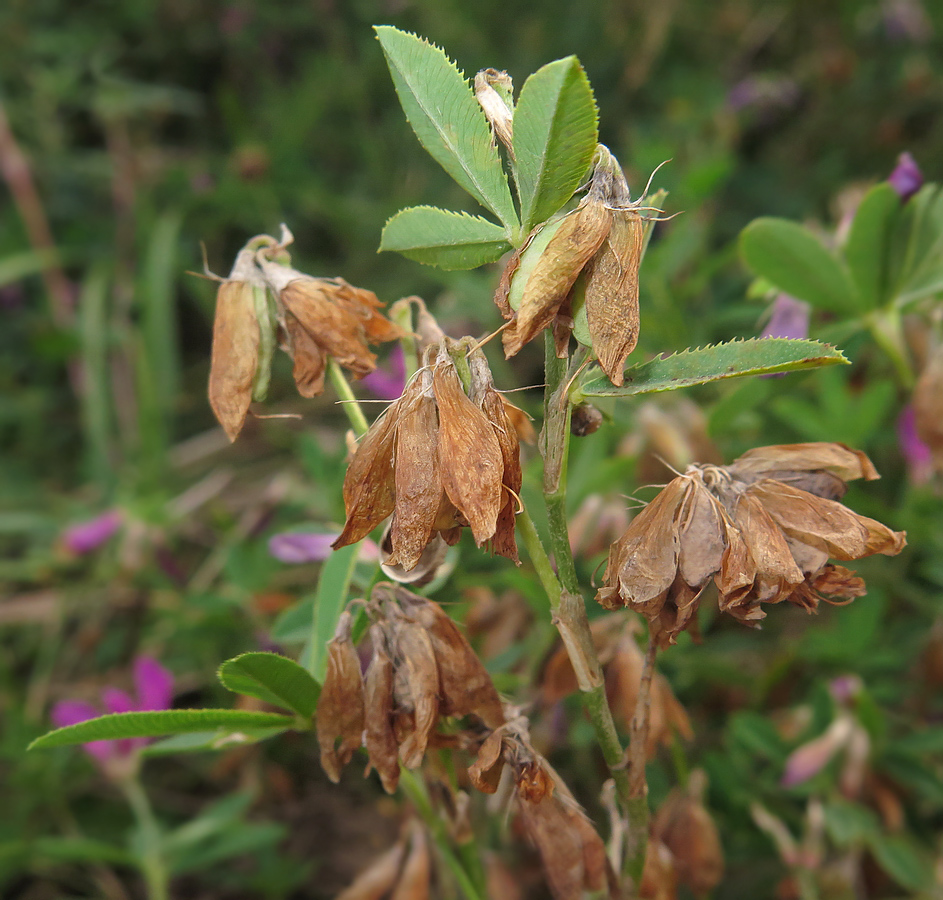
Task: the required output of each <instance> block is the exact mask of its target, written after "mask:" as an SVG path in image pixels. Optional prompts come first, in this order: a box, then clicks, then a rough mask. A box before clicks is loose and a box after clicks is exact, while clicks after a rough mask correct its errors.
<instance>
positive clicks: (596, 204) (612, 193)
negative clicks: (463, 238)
mask: <svg viewBox="0 0 943 900" xmlns="http://www.w3.org/2000/svg"><path fill="white" fill-rule="evenodd" d="M644 202H645V201H644V199H642V200H638V201H633V200H632V199H631V195H630V192H629V187H628V184H627V183H626V180H625V176H624V174H623V173H622V169H621V168H620V166H619V163H618V160H616V158H615V157H614V156H613V155H612V154H611V153H610V152H609V150H608V149H607V148H606V147H604V146H603V145H602V144H600V145H599V146H598V148H597V151H596V157H595V160H594V163H593V177H592V181H591V183H590V187H589V190H588V192H587V194H586V196H585V197H584V198H583V199H582V201H581V202H580V204H579V206H577V208H576V209H574V210H572V211H570V212H568V213H566V214H565V215H564V216H562V217H561V218H558V219H553V220H551V221H549V222H545V223H543V224H542V225H539V226H538V227H537V228H536V229H534V231H533V232H532V233H531V234H530V235H529V236H528V238H527V241H526V242H525V243H524V245H523V246H522V247H521V248H520V249H519V250H517V251H516V252H515V253H514V254H513V255H512V256H511V258H510V259H509V261H508V264H507V266H506V267H505V271H504V273H503V274H502V276H501V281H500V283H499V285H498V289H497V291H496V293H495V303H496V304H497V305H498V308H499V309H500V310H501V312H502V314H503V315H504V317H505V318H506V319H511V320H512V322H511V324H510V326H508V327H507V328H506V329H505V330H504V334H503V337H502V340H503V342H504V350H505V354H506V355H507V356H508V357H511V356H514V355H515V354H516V353H518V352H519V351H520V349H521V348H522V347H523V346H524V344H526V343H528V342H529V341H531V340H533V339H534V338H535V337H536V336H537V335H538V334H539V333H540V332H541V331H543V330H544V329H545V328H547V327H548V326H551V325H555V324H556V325H560V323H561V322H565V320H566V319H567V318H568V317H569V315H570V305H571V300H572V297H573V288H574V285H575V283H576V280H577V278H579V276H580V275H581V274H583V275H584V276H585V303H586V315H587V322H588V327H589V334H590V337H591V339H592V346H593V351H594V353H595V354H596V356H597V358H598V360H599V365H600V366H601V367H602V369H603V371H604V372H605V373H606V374H607V375H608V376H609V378H610V380H611V381H612V382H613V384H616V385H620V384H622V381H623V377H624V376H623V371H624V369H625V360H626V358H627V357H628V355H629V354H630V353H631V352H632V350H634V349H635V345H636V343H637V341H638V333H639V305H638V272H639V265H640V264H641V260H642V252H643V250H644V246H645V235H646V230H647V226H646V218H645V217H644V216H643V215H642V211H643V209H644V207H642V204H643V203H644ZM571 324H572V323H571ZM555 339H556V341H557V347H558V352H563V351H565V347H566V344H567V343H568V341H569V330H568V328H557V327H555Z"/></svg>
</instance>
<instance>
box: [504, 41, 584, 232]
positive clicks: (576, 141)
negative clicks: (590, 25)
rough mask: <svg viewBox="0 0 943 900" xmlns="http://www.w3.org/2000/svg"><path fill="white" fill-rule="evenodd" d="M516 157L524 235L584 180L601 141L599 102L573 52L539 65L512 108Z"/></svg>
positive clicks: (571, 193) (566, 198)
mask: <svg viewBox="0 0 943 900" xmlns="http://www.w3.org/2000/svg"><path fill="white" fill-rule="evenodd" d="M513 133H514V156H515V159H516V177H517V189H518V193H519V194H520V198H521V220H522V223H523V230H524V233H525V234H529V233H530V231H531V230H532V229H533V228H534V226H536V225H538V224H539V223H540V222H543V221H544V220H545V219H549V218H550V216H552V215H553V214H554V213H555V212H556V211H557V210H558V209H560V207H561V206H563V204H564V203H566V201H567V200H569V199H570V197H571V196H573V191H575V190H576V188H577V187H579V185H580V183H581V182H582V181H583V180H584V179H585V177H586V174H587V170H588V169H589V166H590V163H591V162H592V160H593V153H595V151H596V144H597V142H598V140H599V133H598V129H597V114H596V101H595V99H594V98H593V89H592V88H591V87H590V85H589V79H587V77H586V73H585V72H584V71H583V67H582V66H581V65H580V62H579V60H578V59H577V58H576V57H575V56H568V57H566V58H565V59H558V60H556V61H555V62H552V63H548V64H547V65H545V66H543V67H542V68H541V69H538V70H537V71H536V72H535V73H534V74H533V75H531V76H530V78H528V79H527V81H525V82H524V87H523V88H522V89H521V95H520V99H519V100H518V101H517V106H516V108H515V110H514V132H513Z"/></svg>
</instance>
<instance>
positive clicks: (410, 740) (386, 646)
mask: <svg viewBox="0 0 943 900" xmlns="http://www.w3.org/2000/svg"><path fill="white" fill-rule="evenodd" d="M367 611H368V613H369V615H370V616H371V618H372V619H373V620H374V621H373V624H372V625H371V627H370V640H371V644H372V647H373V656H372V658H371V660H370V664H369V666H368V667H367V672H366V675H365V677H364V686H363V699H362V701H361V700H359V697H360V694H359V692H358V685H359V682H360V670H359V666H358V667H357V669H356V671H354V670H353V668H352V665H353V663H354V662H356V656H355V655H354V656H353V658H351V654H352V647H350V646H349V641H348V638H347V634H348V632H347V630H346V627H349V626H346V627H345V623H344V622H342V624H341V625H340V626H339V627H338V637H337V638H335V640H334V641H333V642H332V643H331V648H330V658H329V667H328V675H327V678H326V679H325V683H324V689H323V691H322V699H321V704H324V702H325V697H327V702H328V706H327V709H326V711H325V712H324V713H323V717H324V722H323V724H322V712H321V708H320V706H319V709H318V740H319V742H320V743H321V748H322V755H321V764H322V766H323V767H324V769H325V771H326V772H327V773H328V775H329V776H331V778H332V780H336V777H335V776H336V775H339V772H340V768H341V767H342V766H343V765H344V764H346V762H347V761H348V760H349V759H350V755H351V753H352V752H353V750H354V749H355V748H356V747H358V746H360V732H358V731H356V728H357V726H358V725H359V727H360V729H361V731H362V732H363V738H364V744H365V746H366V750H367V755H368V757H369V760H370V765H371V766H372V767H373V768H375V769H376V770H377V772H378V773H379V775H380V780H381V781H382V782H383V787H384V788H385V789H386V791H387V792H388V793H392V792H393V791H395V790H396V786H397V784H398V782H399V766H400V761H402V764H403V765H405V766H406V767H407V768H415V767H417V766H419V765H420V764H421V763H422V760H423V756H424V754H425V751H426V748H427V747H428V746H430V745H433V746H436V745H438V746H442V743H441V736H439V735H438V734H437V733H436V728H437V726H438V724H439V722H440V719H441V717H442V716H453V717H455V718H460V717H463V716H467V715H471V716H475V717H477V719H479V720H480V721H481V723H482V724H484V725H485V726H486V727H488V728H491V729H494V728H498V727H500V726H501V725H502V724H503V723H504V711H503V707H502V704H501V698H500V697H499V696H498V692H497V691H496V690H495V687H494V684H493V683H492V681H491V677H490V676H489V675H488V672H487V670H486V669H485V667H484V665H483V664H482V662H481V660H479V659H478V657H477V656H476V655H475V652H474V651H473V650H472V648H471V646H470V645H469V643H468V641H467V640H465V637H464V636H463V635H462V633H461V631H460V630H459V628H458V626H457V625H456V624H455V622H453V621H452V619H451V618H449V616H448V615H446V613H444V612H443V611H442V609H441V608H440V607H439V606H438V604H436V603H433V602H432V601H431V600H426V599H425V598H424V597H419V596H417V595H416V594H412V593H410V592H409V591H407V590H406V589H405V588H402V587H400V586H399V585H395V584H390V583H386V582H381V583H380V584H378V585H376V587H375V588H374V589H373V593H372V595H371V601H370V603H369V604H368V605H367ZM345 615H346V614H345ZM342 672H343V674H340V673H342ZM344 701H346V702H347V703H348V704H349V705H350V707H351V708H350V709H340V708H339V706H340V704H341V703H342V702H344ZM358 702H360V703H361V704H362V705H361V706H360V709H359V710H358V709H356V707H357V704H358ZM358 715H359V718H358ZM478 727H479V728H480V725H479V726H478ZM355 732H356V733H355ZM338 738H340V739H341V744H340V748H339V749H337V750H335V746H334V745H335V742H336V740H337V739H338Z"/></svg>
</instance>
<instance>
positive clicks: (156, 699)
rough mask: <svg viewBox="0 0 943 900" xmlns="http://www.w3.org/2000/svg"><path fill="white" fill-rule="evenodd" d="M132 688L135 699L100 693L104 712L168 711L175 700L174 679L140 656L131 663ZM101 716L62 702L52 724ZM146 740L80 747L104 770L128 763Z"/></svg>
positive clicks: (95, 710)
mask: <svg viewBox="0 0 943 900" xmlns="http://www.w3.org/2000/svg"><path fill="white" fill-rule="evenodd" d="M134 689H135V693H136V694H137V699H135V698H133V697H132V696H131V695H130V694H128V693H127V692H125V691H122V690H119V689H118V688H113V687H109V688H105V690H104V691H102V695H101V698H102V705H103V706H104V707H105V712H106V713H123V712H150V711H156V710H161V709H170V706H171V704H172V702H173V697H174V678H173V675H172V674H171V673H170V672H169V671H167V669H165V668H164V667H163V666H162V665H161V664H160V663H159V662H157V660H156V659H152V658H151V657H149V656H139V657H138V658H137V659H136V660H135V661H134ZM101 714H102V712H101V710H100V709H98V708H97V707H96V706H94V705H93V704H91V703H87V702H86V701H84V700H61V701H60V702H59V703H57V704H56V705H55V706H54V707H53V708H52V716H51V718H52V722H53V724H54V725H55V726H56V728H65V727H66V726H67V725H77V724H78V723H79V722H86V721H88V720H89V719H95V718H97V717H98V716H100V715H101ZM148 740H149V739H148V738H126V739H123V740H116V741H89V742H88V743H87V744H83V745H82V746H83V747H84V748H85V751H86V753H88V754H89V755H90V756H91V757H92V758H93V759H94V760H95V761H96V762H97V763H98V764H99V765H101V766H102V767H103V768H104V769H105V770H106V771H107V770H109V769H110V768H111V769H113V770H115V767H116V766H117V767H121V766H122V764H123V763H127V761H128V759H129V758H130V757H132V756H133V755H134V754H135V753H136V752H137V751H138V750H139V749H140V748H141V747H143V746H144V745H145V744H147V743H148Z"/></svg>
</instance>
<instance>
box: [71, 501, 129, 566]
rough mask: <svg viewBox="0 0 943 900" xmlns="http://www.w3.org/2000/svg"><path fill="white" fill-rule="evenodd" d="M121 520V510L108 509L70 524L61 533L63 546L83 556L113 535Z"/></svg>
mask: <svg viewBox="0 0 943 900" xmlns="http://www.w3.org/2000/svg"><path fill="white" fill-rule="evenodd" d="M121 522H122V515H121V511H120V510H117V509H110V510H108V512H105V513H102V514H101V515H100V516H96V517H95V518H94V519H88V520H87V521H85V522H79V523H78V524H76V525H71V526H70V527H69V528H66V530H65V531H64V532H63V533H62V543H63V546H65V548H66V550H68V551H69V552H70V553H74V554H75V555H76V556H84V555H85V554H86V553H91V552H92V551H93V550H97V549H98V548H99V547H100V546H101V545H102V544H104V543H105V541H107V540H109V538H111V537H113V536H114V534H115V532H116V531H117V530H118V529H119V528H120V527H121Z"/></svg>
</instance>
